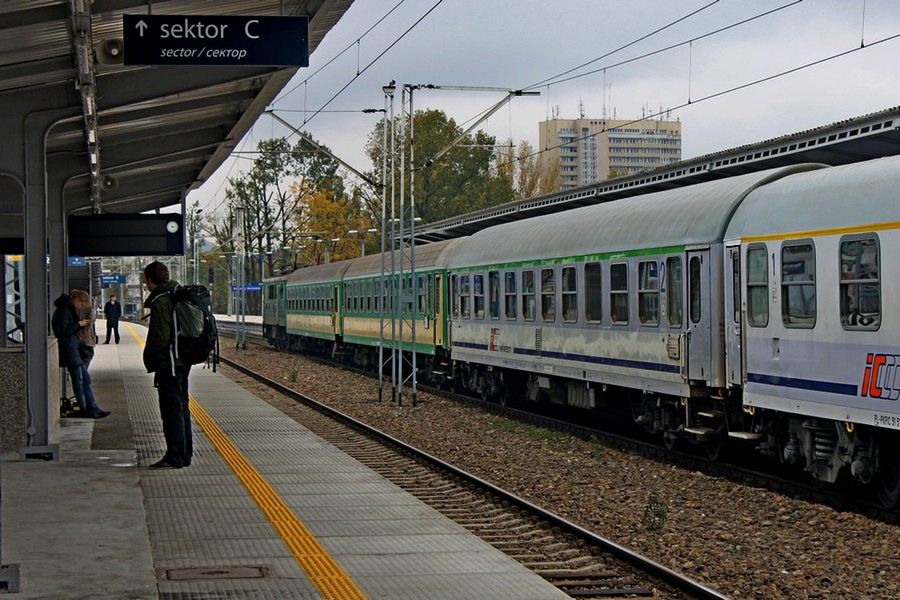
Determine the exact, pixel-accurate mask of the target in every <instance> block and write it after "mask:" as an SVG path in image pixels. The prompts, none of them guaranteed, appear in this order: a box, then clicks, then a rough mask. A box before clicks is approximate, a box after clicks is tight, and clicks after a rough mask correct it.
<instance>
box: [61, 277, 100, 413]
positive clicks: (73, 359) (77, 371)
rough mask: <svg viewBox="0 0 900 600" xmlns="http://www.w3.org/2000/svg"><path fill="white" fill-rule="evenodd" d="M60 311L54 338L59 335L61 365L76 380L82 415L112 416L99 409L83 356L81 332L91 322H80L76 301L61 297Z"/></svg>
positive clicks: (83, 320) (74, 389)
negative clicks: (80, 349) (79, 335)
mask: <svg viewBox="0 0 900 600" xmlns="http://www.w3.org/2000/svg"><path fill="white" fill-rule="evenodd" d="M53 306H55V307H56V310H55V311H53V318H52V319H51V321H50V323H51V326H52V327H53V335H55V336H56V339H57V340H59V341H58V345H57V346H58V348H59V366H61V367H65V368H66V370H68V372H69V377H70V378H71V379H72V390H73V391H74V392H75V399H76V400H78V406H79V407H80V408H81V412H82V415H83V416H85V417H87V418H90V419H102V418H103V417H105V416H107V415H109V413H108V412H107V411H105V410H101V409H100V407H99V406H97V401H96V400H95V399H94V390H93V388H92V387H91V376H90V374H88V370H87V365H86V364H85V362H84V359H83V358H82V357H81V352H80V351H79V347H80V345H81V342H80V340H79V339H78V333H79V332H80V331H81V329H82V328H83V327H86V326H90V325H91V321H90V320H88V319H79V318H78V313H77V311H76V309H75V305H74V304H73V303H72V299H71V298H70V297H69V296H68V295H66V294H61V295H60V296H59V298H57V299H56V300H55V301H54V302H53Z"/></svg>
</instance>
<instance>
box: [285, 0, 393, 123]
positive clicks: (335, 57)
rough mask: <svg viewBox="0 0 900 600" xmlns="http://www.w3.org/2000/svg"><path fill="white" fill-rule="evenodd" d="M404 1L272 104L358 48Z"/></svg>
mask: <svg viewBox="0 0 900 600" xmlns="http://www.w3.org/2000/svg"><path fill="white" fill-rule="evenodd" d="M404 2H406V0H400V2H398V3H397V4H395V5H394V7H393V8H392V9H391V10H389V11H387V12H386V13H385V14H384V16H382V17H381V18H380V19H378V20H377V21H375V23H374V24H372V25H371V26H370V27H369V28H368V29H366V30H365V31H364V32H363V33H362V35H360V36H359V37H358V38H356V39H355V40H354V41H353V42H351V43H350V44H348V45H347V47H346V48H344V49H343V50H341V51H340V52H338V53H337V54H335V55H334V56H332V57H331V59H330V60H329V61H328V62H326V63H325V64H324V65H322V66H321V67H319V68H318V69H316V70H315V71H314V72H313V73H312V74H310V75H308V76H307V77H306V79H304V80H303V81H301V82H300V83H298V84H297V85H295V86H294V87H292V88H291V89H289V90H288V91H286V92H282V93H281V94H279V95H278V97H277V98H275V100H273V101H272V104H273V105H274V104H277V103H278V102H280V101H281V100H283V99H284V97H285V96H287V95H288V94H290V93H291V92H293V91H294V90H296V89H297V88H298V87H300V86H301V85H305V84H306V83H307V82H309V80H310V79H312V78H313V77H315V76H316V75H318V74H319V73H321V72H322V70H323V69H325V68H326V67H327V66H328V65H330V64H331V63H333V62H334V61H336V60H337V59H338V58H340V57H341V56H343V55H344V54H345V53H346V52H347V51H348V50H350V49H351V48H353V46H357V48H358V47H359V42H360V41H361V40H362V39H363V38H364V37H366V36H367V35H368V34H369V32H371V31H372V30H373V29H375V28H376V27H378V25H380V24H381V22H382V21H384V20H385V19H387V18H388V17H389V16H390V15H391V13H393V12H394V11H395V10H397V9H398V8H399V7H400V5H401V4H403V3H404Z"/></svg>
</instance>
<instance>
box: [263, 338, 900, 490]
mask: <svg viewBox="0 0 900 600" xmlns="http://www.w3.org/2000/svg"><path fill="white" fill-rule="evenodd" d="M266 338H267V339H268V340H269V343H270V344H271V345H272V346H274V347H275V348H277V349H279V350H285V351H291V352H303V353H308V354H312V355H317V356H329V357H331V358H334V359H338V360H340V361H341V362H343V363H344V364H347V365H350V366H353V367H356V368H360V369H365V370H369V371H377V370H378V363H379V357H378V349H377V347H372V346H359V345H352V344H342V343H341V340H340V339H338V340H337V341H334V340H324V339H317V338H311V337H301V336H296V335H287V334H286V333H285V332H284V331H283V329H282V330H279V331H275V330H274V328H267V329H266ZM405 356H406V358H410V356H409V353H405ZM382 360H384V361H385V362H384V363H383V366H384V367H386V368H387V373H388V377H389V372H390V363H389V357H382ZM405 362H406V363H407V365H409V364H410V363H411V361H410V360H407V361H405ZM417 370H418V379H419V381H420V382H422V383H425V384H428V385H433V386H435V387H438V388H445V389H447V388H449V389H452V390H453V391H456V392H463V393H467V394H471V395H474V396H477V397H480V398H481V399H482V400H485V401H491V402H496V403H498V404H501V405H506V404H507V403H508V402H509V401H510V400H511V399H513V398H515V399H523V400H526V401H530V402H534V403H538V404H544V405H558V406H568V407H573V408H576V409H582V410H586V411H598V410H605V409H608V408H613V407H617V408H622V400H623V399H626V400H627V402H628V408H629V409H630V418H631V420H632V421H633V422H634V423H635V424H636V425H638V426H639V427H641V428H642V429H643V430H644V431H646V432H647V433H649V434H651V435H654V436H659V437H661V439H662V442H663V445H664V446H665V447H666V448H667V449H670V450H672V449H674V448H676V446H678V445H679V444H682V443H684V444H690V445H695V446H697V447H699V448H701V449H702V451H703V452H704V453H705V454H706V456H707V457H708V458H709V459H710V460H717V459H718V458H719V456H720V454H721V452H722V450H723V449H724V448H726V447H732V448H737V449H739V448H742V447H743V448H748V449H751V450H752V451H754V452H756V453H759V454H761V455H764V456H767V457H769V458H771V459H773V460H774V461H776V462H778V463H780V464H785V465H790V466H792V467H795V468H797V469H800V470H803V471H805V472H807V473H808V474H809V476H810V477H811V478H812V479H813V480H815V481H818V482H822V483H829V484H833V483H835V482H837V481H838V480H839V479H840V478H847V477H850V478H852V479H853V480H854V481H855V482H857V483H858V484H862V485H865V486H871V487H872V488H873V489H874V491H875V494H876V496H877V497H878V500H879V502H880V503H881V504H882V505H883V506H885V507H893V506H895V505H896V504H897V503H898V502H900V435H898V432H884V431H883V430H878V429H875V428H872V427H866V426H863V425H856V424H852V423H846V422H842V421H833V420H827V419H816V418H810V417H803V416H800V415H792V414H788V413H781V412H777V411H772V410H766V409H754V408H753V407H746V406H744V405H743V403H742V401H741V397H740V394H739V391H738V393H735V392H734V391H732V390H713V391H712V393H709V390H706V389H704V388H698V389H697V390H696V392H695V394H694V395H692V396H691V397H689V398H679V397H674V396H666V395H662V394H654V393H647V392H640V391H636V390H631V389H628V388H622V387H613V386H606V385H603V384H596V383H588V382H585V381H576V380H571V379H565V378H561V377H553V376H548V375H541V374H534V373H524V372H520V371H514V370H507V369H502V368H498V367H491V366H485V365H479V364H474V363H468V362H462V361H451V360H449V357H446V356H444V355H442V354H441V353H440V351H439V352H438V354H436V355H434V356H432V355H422V354H420V355H417Z"/></svg>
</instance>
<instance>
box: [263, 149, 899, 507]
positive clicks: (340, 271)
mask: <svg viewBox="0 0 900 600" xmlns="http://www.w3.org/2000/svg"><path fill="white" fill-rule="evenodd" d="M898 190H900V158H884V159H878V160H873V161H868V162H865V163H858V164H853V165H847V166H840V167H828V166H826V165H820V164H803V165H795V166H789V167H782V168H777V169H772V170H768V171H763V172H757V173H751V174H746V175H741V176H737V177H731V178H728V179H722V180H717V181H712V182H708V183H702V184H697V185H693V186H688V187H683V188H677V189H673V190H668V191H664V192H656V193H652V194H645V195H642V196H636V197H631V198H626V199H622V200H617V201H613V202H607V203H603V204H598V205H595V206H589V207H584V208H579V209H574V210H570V211H566V212H561V213H556V214H552V215H547V216H541V217H535V218H532V219H527V220H522V221H517V222H513V223H507V224H503V225H498V226H494V227H489V228H486V229H484V230H482V231H479V232H478V233H476V234H474V235H472V236H470V237H467V238H461V239H458V240H453V241H451V242H441V243H439V244H431V245H428V246H423V247H420V248H417V252H418V254H419V256H420V257H421V262H420V261H419V260H417V269H416V274H417V276H418V277H420V278H421V279H419V280H418V286H416V287H417V288H418V289H419V290H425V291H424V292H423V295H422V297H421V298H416V299H415V301H411V300H408V301H407V302H405V303H404V308H403V310H404V311H405V314H406V315H407V316H405V317H404V318H405V319H407V320H408V319H409V318H411V315H412V314H413V307H412V306H407V304H415V307H414V309H415V315H416V317H415V318H416V319H417V324H418V325H417V331H419V332H422V333H424V334H425V335H424V337H423V338H422V339H423V344H421V345H420V344H417V345H416V346H415V348H413V346H412V345H411V344H410V341H411V340H408V339H404V348H405V349H406V350H407V351H409V352H412V351H413V350H414V349H415V351H417V352H419V353H420V355H421V356H423V358H426V360H422V361H419V365H420V367H421V368H422V370H423V375H425V376H427V377H430V378H432V379H433V380H435V381H437V382H441V381H447V382H449V383H452V384H453V385H454V386H456V387H458V388H461V389H464V390H468V391H470V392H474V393H479V394H481V395H482V396H483V397H486V398H495V399H497V400H499V401H504V400H505V398H507V397H508V396H510V395H515V396H517V397H526V398H529V399H531V400H534V401H538V402H547V403H557V404H567V405H571V406H576V407H580V408H583V409H586V410H594V409H597V408H600V407H602V406H621V405H626V406H627V407H628V408H629V409H630V411H631V413H632V415H633V417H634V419H635V421H636V422H637V423H638V424H640V425H641V426H643V427H644V428H645V429H647V430H648V431H650V432H652V433H655V434H660V435H661V436H662V437H663V440H664V441H665V442H666V444H667V445H669V446H671V445H673V444H675V443H676V442H677V441H679V440H687V441H691V442H696V443H700V444H703V445H704V446H705V447H706V448H707V449H708V450H709V452H710V454H711V455H712V456H715V455H716V453H717V452H718V449H719V448H720V447H721V445H722V443H723V442H724V441H726V440H732V441H733V442H734V443H742V444H746V445H748V446H749V447H751V448H753V449H755V450H756V451H759V452H762V453H764V454H767V455H770V456H772V457H775V458H777V459H778V460H780V461H784V462H789V463H795V464H798V465H801V466H803V467H804V468H805V469H806V470H807V471H808V472H809V473H810V474H811V475H812V476H813V477H814V478H815V479H817V480H821V481H826V482H834V481H836V480H837V478H838V477H839V475H841V474H843V473H847V474H849V475H850V476H852V477H853V478H855V479H856V480H857V481H859V482H862V483H873V484H874V485H875V488H876V490H877V492H878V495H879V497H880V499H881V501H882V502H883V503H884V504H885V505H893V504H895V503H896V502H897V501H898V498H900V432H898V431H897V430H898V429H900V407H898V405H897V403H898V399H900V377H897V370H898V368H897V364H898V363H900V361H898V356H900V324H898V320H897V319H896V318H891V316H890V315H889V314H885V311H884V309H883V307H888V308H890V307H900V284H898V281H897V277H895V276H892V275H895V274H897V272H898V267H897V263H896V262H894V261H893V260H892V258H893V257H895V256H898V255H900V254H898V252H900V231H898V230H900V201H898V197H897V195H898ZM380 265H381V259H380V257H366V258H362V259H357V260H351V261H344V262H343V263H335V264H333V265H324V266H321V267H312V268H308V269H302V270H299V271H296V272H294V273H292V274H291V275H289V276H287V277H283V278H277V279H274V280H270V281H268V282H267V284H266V294H267V296H266V297H267V301H266V314H265V317H264V322H265V325H264V326H265V328H266V329H265V331H266V336H267V337H268V338H269V340H270V341H271V342H272V343H273V344H275V345H276V346H279V347H282V348H285V347H290V348H297V347H301V346H304V345H308V344H309V340H312V339H318V340H325V339H327V341H328V343H329V344H331V349H332V351H335V350H339V351H341V352H344V353H345V356H349V357H350V358H351V359H352V360H353V361H354V362H356V363H358V364H363V365H371V362H372V356H373V354H372V352H373V351H374V350H373V348H375V347H377V344H378V329H377V328H374V329H373V321H375V320H377V321H378V323H379V324H381V323H382V321H381V313H382V311H381V306H382V303H379V301H378V298H379V289H380V288H379V284H380V281H379V280H380V276H381V268H380ZM376 266H377V268H376ZM397 283H398V284H399V282H397ZM412 283H413V282H412V281H409V280H407V281H405V282H403V285H404V286H405V288H404V289H412V287H413V286H412ZM385 285H386V286H387V287H388V288H389V287H390V282H385ZM316 286H325V287H326V288H327V289H326V291H324V292H321V293H323V294H325V296H326V302H325V303H324V304H315V303H314V304H313V306H314V307H315V308H316V310H318V313H317V314H319V316H320V317H321V318H322V319H330V323H331V324H332V327H331V328H326V329H327V331H326V334H327V337H326V338H322V337H320V336H318V333H319V330H318V329H317V327H318V325H317V326H313V324H312V323H313V321H307V320H304V319H306V318H307V316H308V310H307V309H306V308H304V306H305V305H304V304H302V303H301V304H299V305H298V304H297V303H296V302H295V303H294V304H291V303H290V300H287V301H286V302H285V299H288V298H291V297H292V296H291V294H292V293H293V294H295V295H296V294H298V293H299V294H301V295H303V294H304V293H305V292H302V291H300V290H304V289H310V288H313V289H315V287H316ZM292 290H294V291H293V292H292ZM388 296H390V294H388ZM403 296H404V298H411V297H412V296H411V295H410V294H409V292H408V291H406V292H405V293H404V295H403ZM327 299H331V303H330V304H329V302H328V300H327ZM383 304H384V306H385V308H386V309H387V311H386V314H387V315H388V321H387V323H388V325H390V318H389V315H390V305H389V304H388V303H387V302H386V303H383ZM379 326H380V325H379ZM384 330H389V327H386V328H385V329H384ZM389 333H390V332H389V331H388V334H389ZM387 339H388V341H389V340H390V335H387ZM435 358H437V359H438V360H434V359H435Z"/></svg>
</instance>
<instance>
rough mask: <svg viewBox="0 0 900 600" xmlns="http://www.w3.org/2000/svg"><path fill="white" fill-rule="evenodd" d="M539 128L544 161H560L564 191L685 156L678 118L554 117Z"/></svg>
mask: <svg viewBox="0 0 900 600" xmlns="http://www.w3.org/2000/svg"><path fill="white" fill-rule="evenodd" d="M538 129H539V138H540V142H539V143H540V148H539V149H540V150H543V149H545V148H548V149H549V150H548V151H546V152H544V153H543V154H542V156H543V160H545V161H553V160H557V159H558V160H559V181H560V189H561V190H567V189H571V188H574V187H577V186H579V185H586V184H589V183H595V182H597V181H603V180H604V179H611V178H613V177H621V176H623V175H634V174H635V173H640V172H641V171H646V170H649V169H655V168H656V167H661V166H664V165H668V164H670V163H674V162H678V161H680V160H681V122H680V121H663V120H654V119H645V120H640V121H634V120H622V119H589V118H581V119H553V120H550V121H543V122H541V123H540V125H539V127H538Z"/></svg>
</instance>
